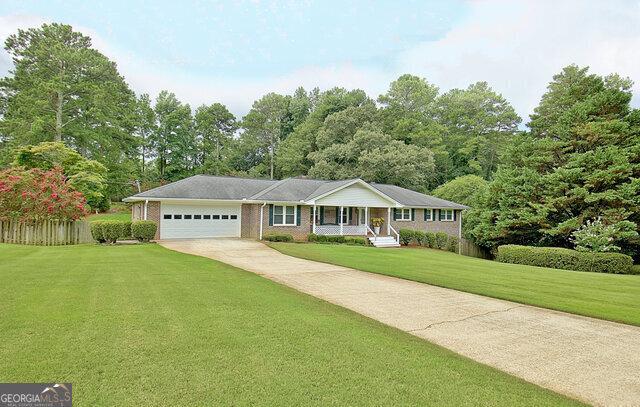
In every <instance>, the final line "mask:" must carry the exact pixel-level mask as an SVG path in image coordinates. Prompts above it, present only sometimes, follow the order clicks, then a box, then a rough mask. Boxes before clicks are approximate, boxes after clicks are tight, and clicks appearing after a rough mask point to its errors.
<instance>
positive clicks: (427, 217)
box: [424, 209, 433, 221]
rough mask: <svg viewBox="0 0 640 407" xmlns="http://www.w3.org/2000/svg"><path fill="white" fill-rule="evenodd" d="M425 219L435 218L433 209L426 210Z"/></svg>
mask: <svg viewBox="0 0 640 407" xmlns="http://www.w3.org/2000/svg"><path fill="white" fill-rule="evenodd" d="M424 220H427V221H429V220H433V209H425V210H424Z"/></svg>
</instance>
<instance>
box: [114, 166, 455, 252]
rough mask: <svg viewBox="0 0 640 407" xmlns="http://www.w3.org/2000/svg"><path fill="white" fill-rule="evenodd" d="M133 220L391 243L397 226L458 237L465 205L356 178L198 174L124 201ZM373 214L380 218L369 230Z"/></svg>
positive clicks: (190, 229) (194, 232) (232, 232)
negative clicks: (272, 177)
mask: <svg viewBox="0 0 640 407" xmlns="http://www.w3.org/2000/svg"><path fill="white" fill-rule="evenodd" d="M124 201H125V202H132V203H133V206H132V218H133V219H134V220H140V219H148V220H153V221H155V222H157V223H158V232H157V234H156V239H176V238H207V237H243V238H255V239H262V237H263V236H265V235H266V234H274V233H280V234H282V233H284V234H291V235H292V236H293V237H294V238H295V239H296V240H305V239H306V238H307V236H308V234H309V233H315V234H318V235H349V236H367V237H369V239H370V240H371V241H372V242H373V243H374V244H375V245H376V246H395V245H397V244H398V243H399V242H398V230H399V229H400V228H409V229H414V230H423V231H432V232H445V233H447V234H448V235H451V236H458V237H461V223H462V219H461V218H462V215H461V211H462V210H464V209H467V207H466V206H464V205H461V204H457V203H454V202H449V201H445V200H443V199H439V198H435V197H432V196H429V195H425V194H422V193H419V192H416V191H412V190H409V189H406V188H401V187H398V186H395V185H387V184H376V183H367V182H365V181H363V180H361V179H350V180H341V181H325V180H315V179H308V178H287V179H284V180H279V181H278V180H263V179H251V178H235V177H219V176H208V175H196V176H193V177H189V178H185V179H183V180H180V181H177V182H173V183H171V184H167V185H164V186H161V187H158V188H154V189H151V190H149V191H146V192H141V193H139V194H136V195H133V196H130V197H128V198H125V199H124ZM372 219H377V220H380V219H382V225H381V227H379V228H375V227H374V225H373V223H372Z"/></svg>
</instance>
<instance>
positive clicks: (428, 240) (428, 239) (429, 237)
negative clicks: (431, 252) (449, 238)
mask: <svg viewBox="0 0 640 407" xmlns="http://www.w3.org/2000/svg"><path fill="white" fill-rule="evenodd" d="M423 244H424V245H425V246H426V247H430V248H432V249H437V248H438V246H437V244H436V234H435V233H433V232H424V243H423Z"/></svg>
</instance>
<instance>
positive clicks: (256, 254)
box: [160, 239, 640, 406]
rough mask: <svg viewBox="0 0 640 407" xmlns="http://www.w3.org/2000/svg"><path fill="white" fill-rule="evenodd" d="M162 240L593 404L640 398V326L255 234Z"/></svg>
mask: <svg viewBox="0 0 640 407" xmlns="http://www.w3.org/2000/svg"><path fill="white" fill-rule="evenodd" d="M160 244H161V245H162V246H164V247H166V248H168V249H171V250H176V251H179V252H183V253H189V254H195V255H199V256H204V257H209V258H211V259H215V260H219V261H221V262H224V263H227V264H230V265H232V266H236V267H239V268H242V269H244V270H247V271H251V272H254V273H257V274H260V275H262V276H264V277H266V278H269V279H271V280H273V281H276V282H278V283H281V284H284V285H287V286H289V287H292V288H295V289H296V290H298V291H301V292H304V293H307V294H310V295H313V296H315V297H318V298H321V299H323V300H326V301H328V302H331V303H334V304H337V305H339V306H342V307H344V308H348V309H350V310H353V311H355V312H358V313H360V314H362V315H365V316H367V317H369V318H372V319H375V320H378V321H380V322H382V323H384V324H387V325H390V326H393V327H396V328H398V329H401V330H403V331H406V332H409V333H411V334H412V335H415V336H418V337H420V338H424V339H426V340H428V341H430V342H433V343H436V344H438V345H440V346H443V347H445V348H448V349H450V350H452V351H454V352H456V353H459V354H461V355H464V356H467V357H469V358H471V359H473V360H476V361H478V362H481V363H484V364H487V365H490V366H493V367H495V368H498V369H500V370H503V371H505V372H508V373H510V374H512V375H514V376H518V377H520V378H522V379H524V380H526V381H529V382H531V383H535V384H537V385H540V386H542V387H546V388H548V389H551V390H553V391H556V392H558V393H562V394H566V395H568V396H570V397H573V398H576V399H579V400H582V401H584V402H587V403H589V404H594V405H603V406H605V405H606V406H639V405H640V327H635V326H631V325H624V324H618V323H613V322H608V321H603V320H599V319H594V318H588V317H582V316H577V315H572V314H568V313H564V312H558V311H552V310H548V309H543V308H537V307H532V306H528V305H522V304H518V303H514V302H509V301H502V300H497V299H493V298H489V297H483V296H480V295H475V294H469V293H464V292H461V291H456V290H451V289H447V288H440V287H435V286H431V285H428V284H423V283H417V282H413V281H408V280H402V279H399V278H394V277H388V276H383V275H379V274H374V273H367V272H363V271H358V270H354V269H350V268H346V267H340V266H334V265H330V264H325V263H319V262H314V261H310V260H304V259H298V258H295V257H291V256H287V255H284V254H282V253H280V252H278V251H277V250H274V249H271V248H270V247H268V246H266V245H264V244H262V243H260V242H257V241H252V240H242V239H194V240H165V241H161V242H160ZM372 250H382V249H372Z"/></svg>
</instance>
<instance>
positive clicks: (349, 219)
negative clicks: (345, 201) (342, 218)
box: [347, 206, 353, 225]
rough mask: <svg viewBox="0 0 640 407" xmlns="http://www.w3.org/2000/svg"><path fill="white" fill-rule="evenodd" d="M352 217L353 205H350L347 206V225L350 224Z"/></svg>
mask: <svg viewBox="0 0 640 407" xmlns="http://www.w3.org/2000/svg"><path fill="white" fill-rule="evenodd" d="M352 219H353V207H352V206H350V207H349V218H348V219H347V220H348V221H347V225H350V224H351V220H352Z"/></svg>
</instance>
